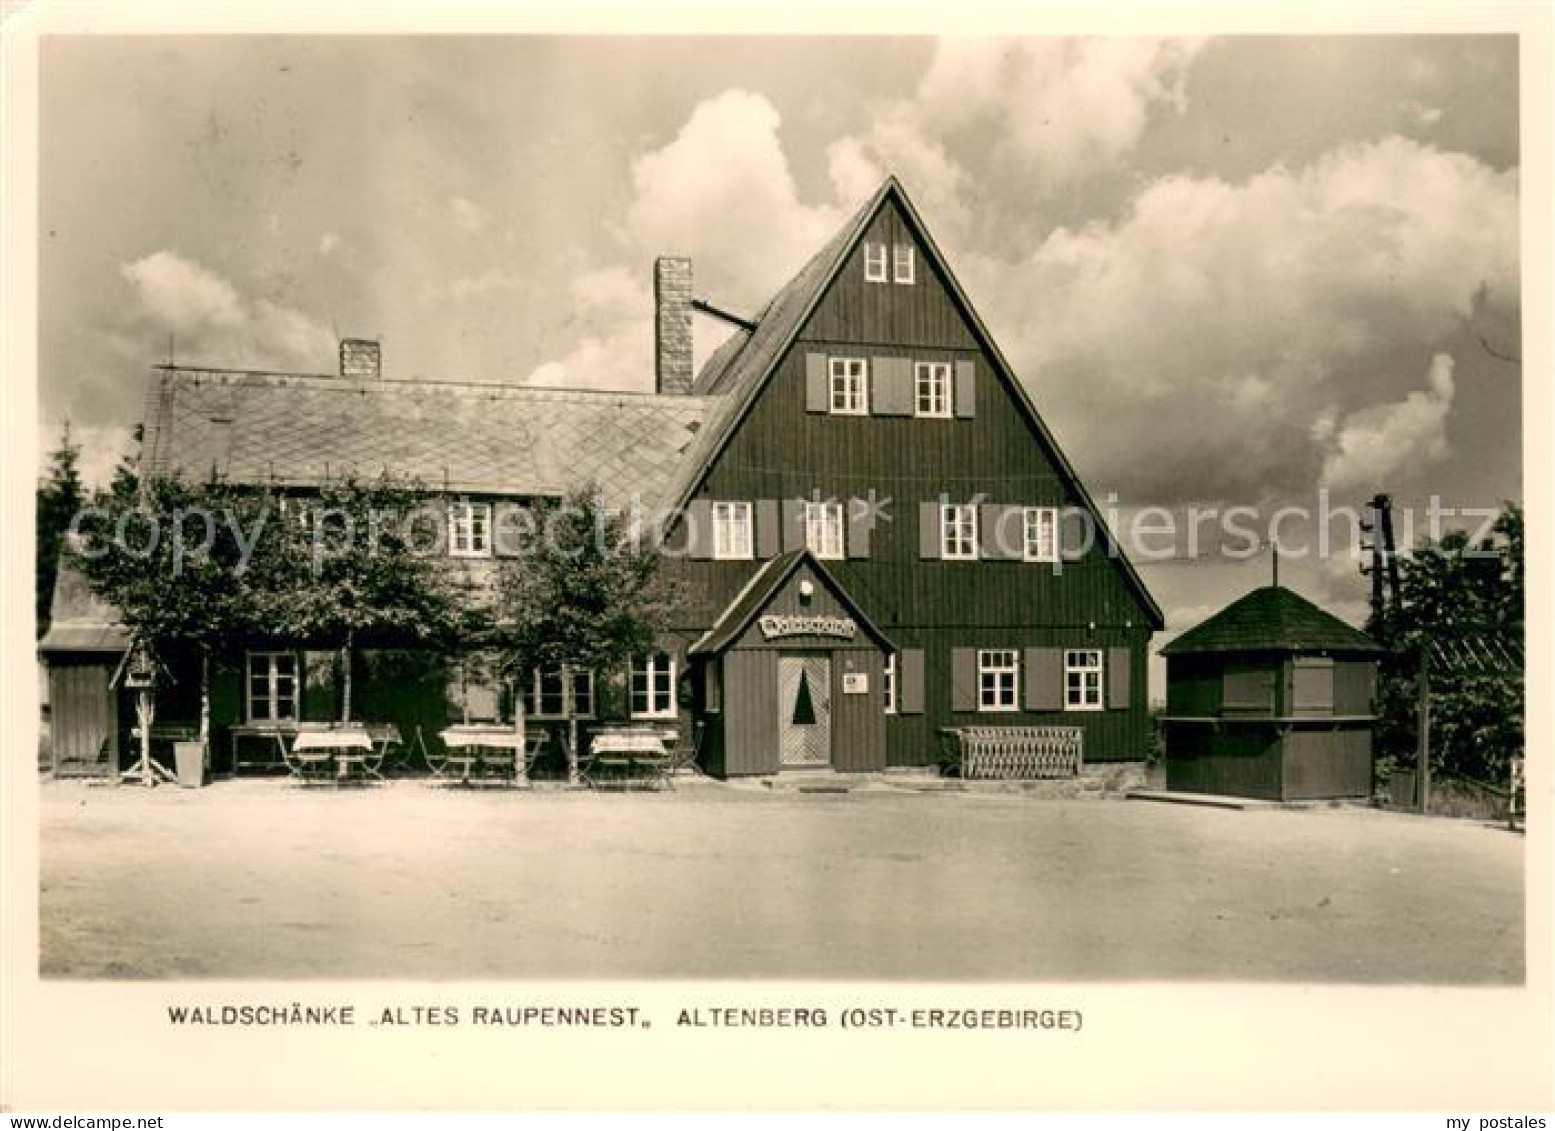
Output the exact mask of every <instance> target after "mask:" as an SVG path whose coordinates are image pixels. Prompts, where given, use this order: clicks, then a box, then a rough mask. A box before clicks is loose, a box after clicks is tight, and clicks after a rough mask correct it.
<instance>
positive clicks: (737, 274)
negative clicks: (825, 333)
mask: <svg viewBox="0 0 1555 1131" xmlns="http://www.w3.org/2000/svg"><path fill="white" fill-rule="evenodd" d="M780 124H781V117H780V115H779V114H778V112H777V109H776V108H775V107H774V106H773V105H772V103H771V102H769V101H768V100H767V99H766V98H764V97H762V96H761V95H759V94H753V93H750V92H748V91H743V90H730V91H725V92H724V93H722V94H719V95H717V96H716V97H713V98H710V99H708V100H706V101H704V102H702V103H701V104H700V105H698V106H697V107H696V108H695V109H694V110H693V111H692V112H691V115H690V117H689V118H687V120H686V122H685V124H684V125H683V126H682V127H681V128H680V131H679V132H678V133H677V134H676V136H675V138H674V139H673V140H672V141H670V142H669V143H668V144H666V145H664V146H663V147H661V148H659V149H656V150H653V151H651V152H648V153H645V154H643V155H642V156H640V157H639V158H637V160H636V161H635V162H634V163H633V165H632V188H633V199H632V202H631V204H630V206H629V207H628V209H627V215H626V230H627V237H628V240H629V242H630V244H631V247H632V250H633V251H634V252H636V253H637V254H639V255H641V256H643V257H645V258H651V257H652V256H654V255H660V254H673V255H689V256H691V257H692V259H693V260H694V261H695V262H696V265H697V271H698V280H697V291H698V293H709V294H712V295H716V296H718V297H719V298H721V299H723V301H725V302H727V303H730V304H733V305H736V306H745V307H746V308H749V307H751V306H752V305H753V304H755V303H757V302H760V301H764V300H765V299H766V298H767V297H769V296H770V294H771V292H772V291H773V290H775V289H776V288H777V287H778V286H780V285H782V283H783V282H784V281H785V280H786V279H787V278H788V277H789V276H790V275H791V274H793V273H794V272H795V271H797V270H798V269H799V267H800V266H801V265H802V264H803V263H804V261H805V260H806V259H808V258H809V257H810V256H811V255H812V254H814V252H815V250H816V248H818V247H819V246H820V245H821V244H822V243H823V242H824V241H825V240H826V239H827V237H829V236H830V235H831V234H832V232H833V231H834V230H835V229H836V228H837V226H838V225H840V224H841V223H842V220H843V218H844V213H843V211H842V210H841V208H840V207H838V206H835V205H830V204H815V205H811V204H806V203H804V202H802V201H801V200H800V199H799V192H798V188H797V186H796V185H795V183H794V177H793V173H792V171H791V170H790V168H789V164H788V158H787V157H786V155H785V154H784V152H783V146H782V143H781V141H780V140H779V138H778V127H779V126H780Z"/></svg>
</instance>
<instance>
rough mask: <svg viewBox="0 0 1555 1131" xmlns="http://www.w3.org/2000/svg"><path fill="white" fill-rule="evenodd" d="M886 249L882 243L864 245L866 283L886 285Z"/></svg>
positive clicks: (887, 279) (887, 280)
mask: <svg viewBox="0 0 1555 1131" xmlns="http://www.w3.org/2000/svg"><path fill="white" fill-rule="evenodd" d="M885 254H886V247H885V244H883V243H866V244H865V245H864V281H865V282H866V283H886V282H889V281H890V279H889V278H888V277H887V276H886V260H885Z"/></svg>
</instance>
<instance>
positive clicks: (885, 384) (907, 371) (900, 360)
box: [869, 357, 915, 416]
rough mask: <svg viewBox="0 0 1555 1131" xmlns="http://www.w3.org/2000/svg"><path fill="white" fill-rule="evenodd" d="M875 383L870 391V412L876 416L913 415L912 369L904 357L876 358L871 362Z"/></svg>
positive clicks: (909, 362) (910, 363)
mask: <svg viewBox="0 0 1555 1131" xmlns="http://www.w3.org/2000/svg"><path fill="white" fill-rule="evenodd" d="M872 364H873V366H874V375H875V383H874V387H873V388H872V389H870V393H871V394H872V397H871V400H870V406H869V407H870V411H871V412H873V413H874V414H875V415H876V416H911V415H912V414H913V399H914V396H915V392H914V389H913V367H912V362H911V361H910V360H909V359H907V358H905V357H877V358H875V359H874V360H873V363H872Z"/></svg>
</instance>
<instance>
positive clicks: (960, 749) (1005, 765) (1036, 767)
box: [940, 726, 1085, 779]
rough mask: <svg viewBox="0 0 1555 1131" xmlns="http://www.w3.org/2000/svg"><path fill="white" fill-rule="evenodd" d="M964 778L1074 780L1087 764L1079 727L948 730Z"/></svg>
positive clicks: (946, 733)
mask: <svg viewBox="0 0 1555 1131" xmlns="http://www.w3.org/2000/svg"><path fill="white" fill-rule="evenodd" d="M940 734H942V735H944V736H945V737H946V738H947V739H949V740H951V742H952V743H953V755H952V758H951V762H952V764H954V765H955V766H956V768H957V771H958V773H959V775H960V776H961V777H962V778H966V779H974V778H982V779H1031V778H1072V777H1074V776H1075V775H1077V774H1078V773H1079V772H1080V766H1081V765H1082V764H1083V762H1084V747H1085V733H1084V731H1082V730H1081V729H1080V728H1079V727H1018V726H1017V727H946V728H945V729H944V730H941V731H940Z"/></svg>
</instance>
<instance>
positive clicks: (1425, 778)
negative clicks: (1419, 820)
mask: <svg viewBox="0 0 1555 1131" xmlns="http://www.w3.org/2000/svg"><path fill="white" fill-rule="evenodd" d="M1416 696H1417V701H1416V706H1415V710H1416V712H1417V714H1418V717H1419V729H1420V734H1419V738H1418V740H1417V745H1416V753H1415V765H1416V777H1415V780H1416V782H1417V783H1418V784H1417V785H1416V788H1417V789H1419V791H1420V812H1421V814H1422V815H1424V814H1426V813H1429V812H1430V807H1431V646H1430V644H1428V643H1427V642H1426V641H1424V640H1422V641H1421V642H1420V676H1419V683H1418V685H1417V687H1416Z"/></svg>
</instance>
